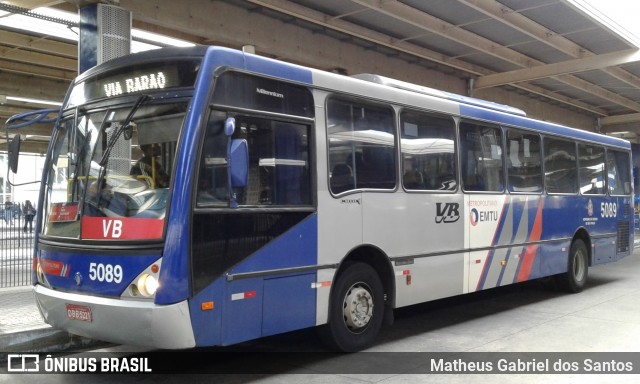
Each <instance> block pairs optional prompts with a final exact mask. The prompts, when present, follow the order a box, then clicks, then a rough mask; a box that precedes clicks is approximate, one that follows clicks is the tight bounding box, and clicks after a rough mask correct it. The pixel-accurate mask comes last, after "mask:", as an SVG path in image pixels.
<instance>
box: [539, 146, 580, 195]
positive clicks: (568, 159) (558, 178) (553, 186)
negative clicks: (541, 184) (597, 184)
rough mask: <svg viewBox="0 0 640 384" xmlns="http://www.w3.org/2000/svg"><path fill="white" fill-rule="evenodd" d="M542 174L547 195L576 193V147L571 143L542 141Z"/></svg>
mask: <svg viewBox="0 0 640 384" xmlns="http://www.w3.org/2000/svg"><path fill="white" fill-rule="evenodd" d="M543 146H544V172H545V176H544V177H545V185H546V188H547V192H548V193H571V194H574V193H577V192H578V173H577V169H578V166H577V162H576V161H577V157H576V145H575V143H574V142H572V141H568V140H559V139H554V138H550V137H545V139H544V145H543Z"/></svg>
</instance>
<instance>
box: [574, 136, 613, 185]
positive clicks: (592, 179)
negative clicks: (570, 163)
mask: <svg viewBox="0 0 640 384" xmlns="http://www.w3.org/2000/svg"><path fill="white" fill-rule="evenodd" d="M578 154H579V157H578V160H579V165H580V172H579V173H580V178H579V180H580V193H582V194H583V195H602V194H604V193H605V181H606V178H605V173H604V171H605V169H604V164H605V157H604V148H603V147H599V146H595V145H587V144H579V145H578Z"/></svg>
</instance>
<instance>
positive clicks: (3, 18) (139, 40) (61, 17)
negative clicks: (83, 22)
mask: <svg viewBox="0 0 640 384" xmlns="http://www.w3.org/2000/svg"><path fill="white" fill-rule="evenodd" d="M31 12H33V13H37V14H38V15H40V16H42V17H43V18H46V19H47V20H44V19H41V18H38V17H32V16H29V14H18V13H10V12H5V11H0V26H5V27H9V28H13V29H19V30H23V31H28V32H34V33H37V34H40V35H44V36H50V37H53V38H58V39H62V40H67V41H72V42H75V43H77V42H78V32H77V31H76V30H75V29H77V28H78V24H79V22H80V16H79V15H78V14H77V13H71V12H65V11H60V10H57V9H53V8H49V7H40V8H35V9H33V10H32V11H31ZM131 36H132V41H131V52H132V53H135V52H141V51H148V50H151V49H157V48H161V47H167V46H171V47H189V46H194V45H195V44H193V43H191V42H189V41H186V40H181V39H175V38H172V37H168V36H163V35H160V34H157V33H152V32H147V31H144V30H141V29H136V28H132V29H131Z"/></svg>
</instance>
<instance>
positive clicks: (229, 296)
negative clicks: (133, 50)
mask: <svg viewBox="0 0 640 384" xmlns="http://www.w3.org/2000/svg"><path fill="white" fill-rule="evenodd" d="M632 192H633V191H632V175H631V155H630V144H629V143H628V142H627V141H623V140H619V139H616V138H613V137H607V136H603V135H599V134H595V133H590V132H586V131H582V130H577V129H571V128H567V127H563V126H559V125H555V124H551V123H547V122H542V121H537V120H533V119H530V118H527V117H526V115H525V113H524V112H523V111H521V110H518V109H516V108H511V107H508V106H503V105H498V104H494V103H490V102H486V101H482V100H477V99H472V98H467V97H463V96H458V95H453V94H449V93H445V92H440V91H436V90H432V89H428V88H425V87H421V86H417V85H413V84H408V83H404V82H400V81H396V80H392V79H388V78H383V77H380V76H374V75H363V76H356V77H347V76H342V75H337V74H332V73H327V72H323V71H319V70H314V69H310V68H305V67H301V66H296V65H292V64H288V63H284V62H280V61H276V60H272V59H268V58H265V57H260V56H256V55H252V54H246V53H242V52H239V51H235V50H230V49H226V48H219V47H195V48H187V49H162V50H156V51H150V52H145V53H139V54H134V55H130V56H126V57H122V58H118V59H115V60H112V61H109V62H107V63H105V64H102V65H99V66H97V67H95V68H93V69H91V70H89V71H87V72H86V73H84V74H82V75H80V76H79V77H78V78H77V79H76V80H75V81H74V82H73V84H72V85H71V87H70V89H69V92H68V94H67V96H66V98H65V100H64V104H63V106H62V108H61V109H60V111H59V116H58V119H57V122H56V124H55V129H54V132H53V137H52V140H51V144H50V147H49V151H48V154H47V159H46V167H45V170H44V174H43V178H42V189H41V195H40V201H39V204H38V206H39V207H41V215H39V217H38V228H39V236H38V240H37V245H36V250H35V259H34V290H35V296H36V299H37V303H38V306H39V308H40V311H41V312H42V315H43V316H44V318H45V319H46V321H47V322H48V323H49V324H51V325H52V326H54V327H56V328H60V329H64V330H67V331H69V332H71V333H74V334H78V335H83V336H87V337H91V338H95V339H102V340H107V341H110V342H114V343H124V344H136V345H144V346H152V347H157V348H167V349H171V348H191V347H197V346H213V345H220V346H224V345H230V344H234V343H239V342H242V341H245V340H250V339H256V338H260V337H263V336H268V335H274V334H279V333H283V332H288V331H293V330H298V329H303V328H309V327H315V326H319V327H320V328H321V331H322V332H321V334H322V335H324V337H325V338H326V339H327V341H328V342H329V343H330V344H331V345H333V346H334V347H336V348H338V349H340V350H344V351H356V350H361V349H364V348H367V347H368V346H370V345H371V344H372V343H373V342H374V339H375V337H376V335H377V334H378V333H379V331H380V329H381V326H382V325H383V322H384V321H385V320H388V319H391V318H392V314H393V309H395V308H399V307H404V306H409V305H412V304H416V303H421V302H426V301H430V300H436V299H440V298H444V297H450V296H454V295H460V294H465V293H471V292H476V291H480V290H484V289H488V288H494V287H499V286H504V285H507V284H513V283H517V282H521V281H527V280H531V279H537V278H542V277H547V276H554V279H556V280H557V281H558V283H559V284H560V285H561V286H563V287H565V288H567V289H568V290H569V291H573V292H578V291H580V290H582V289H583V288H584V287H585V284H586V281H587V275H588V268H589V267H591V266H595V265H597V264H601V263H607V262H612V261H616V260H618V259H620V258H622V257H625V256H628V255H629V254H630V253H631V252H632V244H633V238H632V237H633V235H632V233H633V231H632V228H633V208H632V204H633V202H632Z"/></svg>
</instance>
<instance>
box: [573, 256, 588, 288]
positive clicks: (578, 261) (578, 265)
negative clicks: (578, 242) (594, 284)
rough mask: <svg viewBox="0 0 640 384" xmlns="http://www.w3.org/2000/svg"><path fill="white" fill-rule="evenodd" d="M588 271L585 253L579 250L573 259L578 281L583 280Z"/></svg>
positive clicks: (574, 273) (574, 274)
mask: <svg viewBox="0 0 640 384" xmlns="http://www.w3.org/2000/svg"><path fill="white" fill-rule="evenodd" d="M586 271H587V264H586V262H585V257H584V254H583V253H582V251H581V250H579V251H577V252H576V254H575V257H574V260H573V276H574V277H575V279H576V281H582V280H583V279H584V275H585V273H586Z"/></svg>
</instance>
